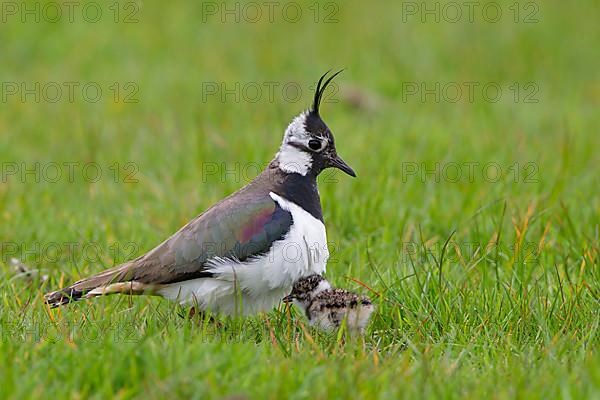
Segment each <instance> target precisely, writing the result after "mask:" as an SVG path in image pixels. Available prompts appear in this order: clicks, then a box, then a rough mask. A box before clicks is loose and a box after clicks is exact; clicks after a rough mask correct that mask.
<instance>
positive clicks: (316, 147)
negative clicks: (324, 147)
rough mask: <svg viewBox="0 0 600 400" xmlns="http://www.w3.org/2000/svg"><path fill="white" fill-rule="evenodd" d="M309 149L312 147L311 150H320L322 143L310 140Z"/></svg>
mask: <svg viewBox="0 0 600 400" xmlns="http://www.w3.org/2000/svg"><path fill="white" fill-rule="evenodd" d="M308 147H310V149H311V150H319V149H320V148H321V142H320V141H319V140H317V139H310V140H309V141H308Z"/></svg>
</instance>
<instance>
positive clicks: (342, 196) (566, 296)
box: [0, 0, 600, 399]
mask: <svg viewBox="0 0 600 400" xmlns="http://www.w3.org/2000/svg"><path fill="white" fill-rule="evenodd" d="M192 3H193V4H192ZM57 4H58V3H46V2H42V3H38V2H28V3H27V6H26V5H25V3H21V2H3V3H2V15H1V17H2V23H1V24H0V50H1V58H2V61H1V63H0V77H1V81H2V93H0V94H1V95H2V99H1V104H0V135H1V137H0V162H1V168H2V180H1V181H0V243H2V258H1V260H0V329H1V331H0V333H1V340H0V397H2V398H15V399H23V398H41V397H44V398H54V397H57V398H69V399H70V398H107V397H115V398H167V397H171V396H180V397H183V398H198V399H204V398H231V399H233V398H236V399H246V398H248V399H252V398H256V399H264V398H268V399H280V398H293V399H304V398H311V399H313V398H314V399H325V398H364V399H371V398H386V399H388V398H461V399H462V398H494V399H503V398H540V399H548V398H565V399H594V398H595V399H599V398H600V354H599V351H598V350H599V345H600V327H599V325H600V304H599V303H600V262H599V256H600V254H599V240H600V189H599V188H600V173H599V172H600V171H599V162H600V156H599V154H598V149H599V147H600V146H599V145H600V140H599V137H600V136H599V133H600V132H599V130H600V129H599V128H600V113H599V112H598V110H599V107H600V68H599V67H600V53H599V52H598V43H600V30H599V29H598V24H597V22H598V15H599V14H600V3H598V2H597V1H592V0H590V1H581V2H577V3H574V4H566V3H562V2H559V1H552V0H549V1H539V2H537V1H534V2H517V3H515V2H513V1H507V2H482V3H479V2H476V5H475V6H474V7H475V8H474V9H473V12H472V13H469V9H468V7H467V6H465V5H464V4H463V3H461V2H458V3H456V2H455V3H452V2H441V3H434V2H431V3H428V4H427V5H425V4H424V3H421V2H383V1H375V2H359V1H348V2H340V3H328V2H318V3H315V2H313V1H298V2H292V3H279V2H274V3H272V4H273V5H272V6H267V5H265V4H263V3H260V4H259V3H244V2H242V3H237V2H227V3H222V2H185V1H175V2H169V3H167V2H143V3H142V2H140V3H133V2H124V1H121V2H120V3H113V2H108V1H104V0H99V1H98V2H82V3H78V2H75V3H74V4H75V5H74V6H73V12H72V15H69V13H68V12H67V11H68V10H67V8H65V7H66V6H64V5H63V6H60V5H58V7H59V8H60V11H61V12H62V17H60V18H58V17H57V14H56V10H57ZM115 4H116V6H115ZM248 4H250V6H248ZM286 4H288V5H287V6H286ZM289 4H291V6H290V5H289ZM515 4H516V5H515ZM257 5H258V8H257ZM457 5H458V8H457ZM25 7H29V8H28V10H30V11H29V12H28V11H27V10H26V9H25ZM248 7H250V8H248ZM252 7H254V8H252ZM269 7H271V8H269ZM290 7H291V8H290ZM425 7H428V8H427V9H425ZM31 10H33V11H31ZM98 10H100V12H101V13H102V14H101V17H99V20H98V21H97V22H94V21H95V20H96V19H97V18H98V15H99V14H97V12H98ZM228 10H229V11H228ZM231 10H233V11H231ZM269 10H272V12H271V13H270V12H269ZM427 10H430V11H427ZM431 10H433V11H431ZM498 10H500V12H501V16H498V15H499V14H497V12H498ZM299 12H300V13H301V14H299ZM457 12H460V15H459V14H457ZM57 18H58V20H57V21H56V19H57ZM342 67H344V68H346V71H345V72H344V73H343V74H342V75H340V76H339V77H338V79H337V85H336V86H335V87H334V89H333V90H332V91H330V92H329V94H328V98H327V99H326V102H325V104H324V105H323V108H322V115H323V117H324V119H325V121H326V122H327V123H328V125H329V126H330V127H331V128H332V130H333V132H334V134H335V135H336V145H337V148H338V151H339V153H340V154H341V155H342V156H343V157H344V159H345V160H346V161H347V162H348V163H349V164H350V165H352V166H353V167H354V169H355V170H356V171H357V173H358V178H356V179H352V178H350V177H347V176H345V175H342V174H341V173H338V172H331V173H330V172H327V173H325V174H323V176H322V177H321V178H320V191H321V198H322V204H323V210H324V218H325V223H326V226H327V233H328V240H329V241H330V246H329V247H330V251H331V253H332V255H331V260H330V263H329V266H328V270H327V276H328V277H329V278H330V280H332V281H333V282H334V283H335V284H336V285H339V286H342V287H346V288H349V289H352V290H356V291H358V292H361V293H363V294H368V295H369V296H371V298H372V299H373V301H374V302H375V304H376V305H377V311H376V313H375V315H374V316H373V319H372V322H371V324H370V327H369V329H368V332H367V334H366V336H365V338H364V340H363V339H357V340H346V339H344V335H343V332H340V334H332V335H326V334H323V333H320V332H316V331H314V330H312V329H310V328H308V327H307V326H306V323H305V321H304V319H303V318H302V316H300V315H299V314H298V312H296V311H295V310H286V309H284V307H281V308H280V309H278V310H274V311H272V312H270V313H268V314H264V315H258V316H255V317H251V318H225V317H217V321H216V322H213V321H209V320H198V319H194V318H192V319H190V318H188V317H187V310H186V309H184V308H183V307H180V306H178V305H175V304H172V303H169V302H168V301H166V300H163V299H159V298H153V297H126V296H121V297H118V296H114V297H106V298H100V299H97V300H95V301H83V302H79V303H77V304H73V305H72V306H69V307H65V308H61V309H57V310H48V309H47V308H46V307H45V306H44V305H43V303H42V294H43V293H44V292H45V291H48V290H52V289H56V288H57V287H59V286H61V285H62V284H63V283H64V284H67V283H69V282H72V281H74V280H76V279H79V278H80V277H83V276H86V275H88V274H91V273H94V272H97V271H100V270H102V269H104V268H107V267H110V266H113V265H115V264H118V263H120V262H123V261H126V260H127V259H129V258H133V257H135V256H138V255H140V254H143V253H144V252H145V251H147V250H148V249H150V248H152V247H153V246H154V245H156V244H157V243H159V242H160V241H162V240H163V239H165V238H166V237H167V236H168V235H170V234H171V233H173V232H174V231H175V230H177V229H178V228H179V227H180V226H182V225H183V224H185V223H186V222H187V221H188V220H189V219H191V218H192V217H193V216H195V215H197V214H198V213H200V212H202V211H203V210H204V209H206V208H207V207H209V206H210V205H212V204H214V202H216V201H218V200H219V199H221V198H222V197H224V196H226V195H227V194H229V193H231V192H232V191H234V190H236V189H237V188H239V187H240V186H242V185H244V184H245V183H246V182H248V181H249V180H250V179H252V177H254V176H255V175H256V173H257V168H260V167H262V166H264V165H266V164H267V163H268V162H269V160H270V159H271V157H272V156H273V154H274V153H275V151H276V150H277V147H278V145H279V143H280V140H281V136H282V134H283V130H284V129H285V126H286V125H287V123H288V122H289V121H290V120H291V118H292V117H293V116H294V115H296V114H297V113H298V112H300V111H301V110H302V109H304V108H305V107H307V106H308V105H309V103H310V98H311V94H312V93H311V90H312V89H313V88H314V84H315V82H316V80H317V79H318V77H319V76H320V75H321V74H322V73H323V72H325V71H326V70H328V69H330V68H334V69H336V68H342ZM446 243H447V244H446ZM12 258H17V259H19V260H22V261H23V262H24V263H25V264H27V266H28V267H29V268H31V269H33V270H35V271H38V272H39V273H38V274H37V275H36V276H34V277H33V278H31V277H26V276H23V274H16V273H15V271H14V269H13V268H12V266H11V262H10V260H11V259H12ZM44 276H47V279H45V277H44Z"/></svg>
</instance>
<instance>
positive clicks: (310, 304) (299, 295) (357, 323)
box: [283, 274, 374, 333]
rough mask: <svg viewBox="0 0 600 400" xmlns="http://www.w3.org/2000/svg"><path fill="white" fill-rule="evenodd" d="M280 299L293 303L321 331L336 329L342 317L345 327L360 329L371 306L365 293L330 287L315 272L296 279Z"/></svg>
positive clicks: (367, 320) (365, 324) (369, 312)
mask: <svg viewBox="0 0 600 400" xmlns="http://www.w3.org/2000/svg"><path fill="white" fill-rule="evenodd" d="M283 301H284V302H287V303H290V302H291V303H294V304H295V305H296V306H298V307H299V308H300V309H301V310H302V312H303V313H304V314H305V315H306V318H307V319H308V322H309V324H310V325H312V326H316V327H318V328H320V329H323V330H325V331H333V330H336V329H338V328H339V327H340V326H341V325H342V322H344V321H345V322H346V327H347V328H348V330H349V331H351V332H359V333H364V331H365V328H366V327H367V324H368V323H369V318H370V317H371V314H372V313H373V310H374V306H373V304H372V303H371V300H369V298H368V297H366V296H359V295H357V294H355V293H352V292H349V291H348V290H344V289H334V288H332V287H331V284H330V283H329V282H328V281H327V280H326V279H325V278H323V277H322V276H321V275H319V274H313V275H309V276H306V277H303V278H300V279H299V280H297V281H296V283H294V286H293V288H292V292H291V293H290V294H289V295H287V296H286V297H284V298H283Z"/></svg>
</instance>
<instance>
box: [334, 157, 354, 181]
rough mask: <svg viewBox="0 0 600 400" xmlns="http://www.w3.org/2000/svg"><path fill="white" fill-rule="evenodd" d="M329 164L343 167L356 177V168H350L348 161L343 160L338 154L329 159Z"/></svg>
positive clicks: (343, 169) (339, 167) (342, 168)
mask: <svg viewBox="0 0 600 400" xmlns="http://www.w3.org/2000/svg"><path fill="white" fill-rule="evenodd" d="M329 166H330V167H334V168H338V169H341V170H342V171H344V172H345V173H347V174H348V175H350V176H353V177H355V178H356V173H355V172H354V170H353V169H352V168H350V166H349V165H348V164H346V161H344V160H342V159H341V158H340V156H338V155H337V154H334V155H333V157H331V158H330V159H329Z"/></svg>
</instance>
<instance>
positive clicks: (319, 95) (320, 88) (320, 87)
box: [310, 69, 343, 115]
mask: <svg viewBox="0 0 600 400" xmlns="http://www.w3.org/2000/svg"><path fill="white" fill-rule="evenodd" d="M330 71H331V70H329V71H327V72H325V73H324V74H323V76H321V78H320V79H319V82H318V83H317V89H316V90H315V97H314V99H313V104H312V108H311V110H310V111H311V112H313V113H314V114H316V115H319V106H320V105H321V100H322V99H323V93H325V89H327V85H329V83H330V82H331V81H332V80H333V78H335V77H336V76H338V75H339V74H340V73H341V72H342V71H343V69H341V70H339V71H338V72H336V73H335V74H333V75H331V76H330V77H329V78H328V79H327V80H326V81H325V83H323V79H325V77H326V76H327V74H329V72H330Z"/></svg>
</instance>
